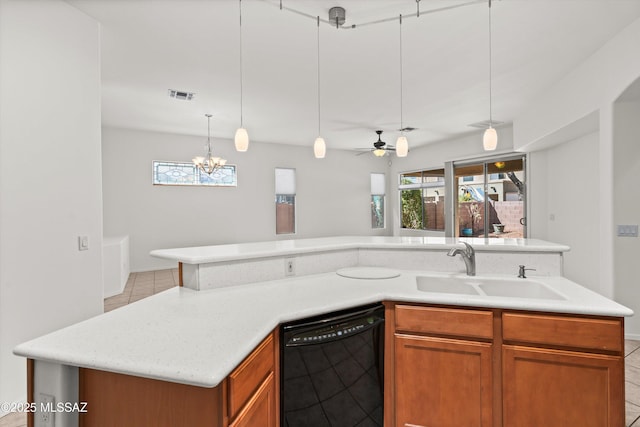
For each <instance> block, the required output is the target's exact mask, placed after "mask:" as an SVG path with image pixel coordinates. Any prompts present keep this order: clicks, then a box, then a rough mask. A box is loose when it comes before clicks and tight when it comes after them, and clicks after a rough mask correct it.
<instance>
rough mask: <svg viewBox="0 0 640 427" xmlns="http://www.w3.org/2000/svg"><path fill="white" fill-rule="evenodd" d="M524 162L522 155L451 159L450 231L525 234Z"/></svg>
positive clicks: (480, 234) (482, 234)
mask: <svg viewBox="0 0 640 427" xmlns="http://www.w3.org/2000/svg"><path fill="white" fill-rule="evenodd" d="M524 166H525V158H524V157H523V156H522V155H517V156H507V157H495V158H491V159H483V160H481V161H470V162H454V164H453V171H454V172H453V175H454V180H455V184H454V186H455V187H454V188H455V190H456V191H457V194H458V197H457V198H456V200H455V201H454V203H455V207H454V212H455V220H454V221H455V222H454V224H455V226H454V227H453V235H454V236H456V237H457V236H461V237H500V238H506V237H508V238H521V237H525V236H526V218H525V215H526V206H525V184H524V182H525V178H524V177H525V168H524Z"/></svg>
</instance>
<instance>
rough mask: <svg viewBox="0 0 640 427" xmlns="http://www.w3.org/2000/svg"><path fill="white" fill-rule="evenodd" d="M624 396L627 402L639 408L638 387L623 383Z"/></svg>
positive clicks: (627, 382) (639, 390) (626, 382)
mask: <svg viewBox="0 0 640 427" xmlns="http://www.w3.org/2000/svg"><path fill="white" fill-rule="evenodd" d="M624 395H625V399H626V401H627V402H630V403H633V404H634V405H636V406H640V385H638V384H634V383H632V382H629V381H625V382H624Z"/></svg>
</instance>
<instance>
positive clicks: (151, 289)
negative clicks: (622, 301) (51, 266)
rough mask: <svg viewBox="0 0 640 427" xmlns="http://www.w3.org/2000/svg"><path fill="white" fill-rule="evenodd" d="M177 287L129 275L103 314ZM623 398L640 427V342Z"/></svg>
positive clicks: (171, 277)
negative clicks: (119, 292) (118, 293)
mask: <svg viewBox="0 0 640 427" xmlns="http://www.w3.org/2000/svg"><path fill="white" fill-rule="evenodd" d="M177 285H178V270H177V269H173V270H160V271H149V272H144V273H131V275H130V276H129V280H128V281H127V285H126V286H125V289H124V292H123V293H122V294H120V295H116V296H113V297H110V298H106V299H105V300H104V311H105V312H107V311H111V310H115V309H116V308H118V307H122V306H123V305H127V304H130V303H132V302H135V301H138V300H140V299H142V298H145V297H148V296H150V295H153V294H155V293H158V292H162V291H164V290H166V289H169V288H172V287H174V286H177ZM624 347H625V396H626V400H627V405H626V427H640V341H632V340H626V341H625V343H624ZM26 425H27V417H26V415H25V414H21V413H14V414H9V415H7V416H4V417H2V418H0V427H26Z"/></svg>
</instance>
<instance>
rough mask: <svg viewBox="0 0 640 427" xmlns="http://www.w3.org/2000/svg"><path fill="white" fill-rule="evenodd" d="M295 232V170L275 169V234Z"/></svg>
mask: <svg viewBox="0 0 640 427" xmlns="http://www.w3.org/2000/svg"><path fill="white" fill-rule="evenodd" d="M295 232H296V170H295V169H284V168H276V234H294V233H295Z"/></svg>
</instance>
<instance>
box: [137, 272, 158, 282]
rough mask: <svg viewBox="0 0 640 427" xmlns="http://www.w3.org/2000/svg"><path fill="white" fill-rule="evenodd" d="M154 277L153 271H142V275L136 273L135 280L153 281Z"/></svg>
mask: <svg viewBox="0 0 640 427" xmlns="http://www.w3.org/2000/svg"><path fill="white" fill-rule="evenodd" d="M155 275H156V272H155V271H144V272H142V273H136V280H153V278H154V277H155Z"/></svg>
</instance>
